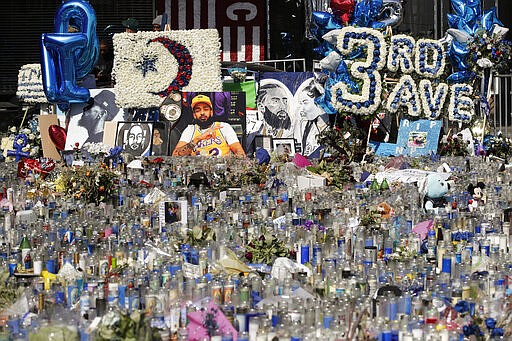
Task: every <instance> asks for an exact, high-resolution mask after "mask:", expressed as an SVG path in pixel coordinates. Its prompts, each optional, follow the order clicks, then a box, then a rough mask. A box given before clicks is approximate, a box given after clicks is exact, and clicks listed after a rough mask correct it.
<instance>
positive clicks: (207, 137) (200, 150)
mask: <svg viewBox="0 0 512 341" xmlns="http://www.w3.org/2000/svg"><path fill="white" fill-rule="evenodd" d="M191 107H192V112H193V116H194V124H191V125H188V126H187V128H185V130H184V131H183V133H182V134H181V137H180V140H179V141H178V143H177V144H176V148H174V151H173V153H172V155H173V156H187V155H211V156H224V155H228V154H230V153H233V154H236V155H240V156H245V152H244V150H243V148H242V145H241V143H240V141H239V140H238V137H237V136H236V133H235V131H234V130H233V128H232V127H231V125H230V124H229V123H227V122H215V121H214V120H213V117H212V116H213V106H212V102H211V100H210V98H209V97H208V96H205V95H197V96H195V97H194V98H193V99H192V103H191Z"/></svg>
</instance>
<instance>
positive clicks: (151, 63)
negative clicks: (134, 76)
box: [135, 56, 158, 77]
mask: <svg viewBox="0 0 512 341" xmlns="http://www.w3.org/2000/svg"><path fill="white" fill-rule="evenodd" d="M157 60H158V58H157V57H148V56H144V57H143V59H142V61H140V62H137V64H136V66H135V67H136V68H137V70H139V71H141V72H142V76H143V77H146V75H147V74H148V73H149V72H151V71H153V72H157V71H158V70H157V68H156V65H155V64H156V61H157Z"/></svg>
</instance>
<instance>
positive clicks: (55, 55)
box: [41, 33, 90, 103]
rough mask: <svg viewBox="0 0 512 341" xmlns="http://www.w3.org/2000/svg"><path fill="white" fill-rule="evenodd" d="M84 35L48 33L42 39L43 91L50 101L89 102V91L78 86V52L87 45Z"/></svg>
mask: <svg viewBox="0 0 512 341" xmlns="http://www.w3.org/2000/svg"><path fill="white" fill-rule="evenodd" d="M86 40H87V37H86V36H85V35H83V34H73V33H65V34H45V33H43V34H42V36H41V61H42V69H41V71H42V72H41V73H42V79H43V88H44V92H45V94H46V97H47V98H48V101H49V102H56V103H81V102H87V100H88V99H89V97H90V94H89V90H88V89H86V88H83V87H80V86H78V85H77V84H76V81H77V78H76V74H75V65H74V61H75V55H74V52H75V51H76V50H77V49H78V48H80V47H83V46H85V42H86Z"/></svg>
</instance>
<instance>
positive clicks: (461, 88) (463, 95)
mask: <svg viewBox="0 0 512 341" xmlns="http://www.w3.org/2000/svg"><path fill="white" fill-rule="evenodd" d="M472 94H473V87H472V86H471V85H469V84H453V85H452V86H451V87H450V105H449V106H448V119H449V120H450V121H460V122H470V121H471V117H472V116H473V113H474V111H475V105H474V103H473V100H472V99H471V97H470V96H471V95H472Z"/></svg>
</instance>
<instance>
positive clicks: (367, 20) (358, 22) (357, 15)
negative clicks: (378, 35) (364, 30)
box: [351, 0, 385, 28]
mask: <svg viewBox="0 0 512 341" xmlns="http://www.w3.org/2000/svg"><path fill="white" fill-rule="evenodd" d="M382 1H383V0H358V2H357V4H356V7H355V9H354V17H353V20H352V23H351V24H352V25H354V26H359V27H372V28H383V27H385V26H384V24H383V23H379V22H377V18H378V16H379V14H380V13H381V11H382Z"/></svg>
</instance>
